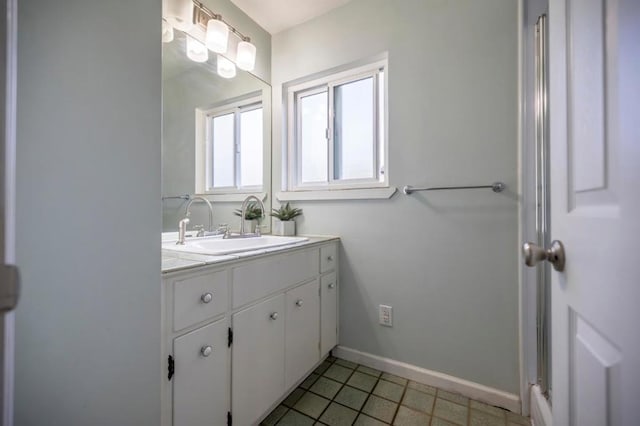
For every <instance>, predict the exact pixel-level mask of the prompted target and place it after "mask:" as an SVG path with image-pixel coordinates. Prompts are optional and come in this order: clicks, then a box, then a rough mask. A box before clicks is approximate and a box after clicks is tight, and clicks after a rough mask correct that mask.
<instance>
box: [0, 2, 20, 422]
mask: <svg viewBox="0 0 640 426" xmlns="http://www.w3.org/2000/svg"><path fill="white" fill-rule="evenodd" d="M1 7H2V13H3V16H5V17H6V20H2V23H1V24H0V26H1V29H0V34H2V42H1V43H2V54H1V55H0V56H2V58H1V59H0V63H1V64H2V65H1V66H0V73H1V74H2V80H3V81H4V90H3V92H4V93H3V98H4V99H3V103H4V111H5V114H4V117H2V119H0V122H1V124H0V131H1V132H2V133H3V135H4V138H3V139H4V143H3V147H2V149H3V150H4V151H3V156H1V157H3V163H4V164H3V165H4V175H3V176H2V177H1V178H0V182H2V189H0V191H1V193H2V197H3V201H4V211H3V212H2V213H3V222H4V223H3V239H4V241H2V242H1V243H2V252H3V253H1V254H2V257H3V258H4V259H3V263H5V264H15V261H16V257H15V234H16V232H15V229H16V226H15V225H16V197H15V195H16V98H17V96H16V92H17V61H18V40H17V38H18V31H17V30H18V0H3V1H2V3H1ZM14 320H15V313H14V312H10V313H7V314H4V315H0V335H1V336H0V339H1V340H0V344H1V346H0V360H1V363H2V367H1V371H0V374H1V377H0V378H1V382H2V386H1V389H0V392H1V398H0V404H1V405H0V413H1V416H2V420H1V421H2V425H3V426H12V425H13V409H14V361H15V354H14V342H15V334H14V332H15V327H14Z"/></svg>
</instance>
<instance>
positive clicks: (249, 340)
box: [213, 294, 285, 425]
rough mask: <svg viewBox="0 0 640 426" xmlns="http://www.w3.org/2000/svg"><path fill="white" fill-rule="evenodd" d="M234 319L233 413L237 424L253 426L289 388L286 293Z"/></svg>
mask: <svg viewBox="0 0 640 426" xmlns="http://www.w3.org/2000/svg"><path fill="white" fill-rule="evenodd" d="M232 318H233V345H232V348H231V353H232V355H231V356H232V397H231V401H232V411H231V412H232V413H233V423H234V424H237V425H251V424H254V423H256V422H257V420H258V418H259V417H260V416H261V415H263V414H264V413H265V412H266V411H267V410H268V409H269V408H270V407H271V405H273V404H274V403H275V402H276V401H277V399H278V398H280V397H281V396H282V394H283V393H284V391H285V387H284V328H285V325H284V322H285V295H284V294H281V295H279V296H276V297H272V298H271V299H267V300H265V301H264V302H261V303H259V304H257V305H255V306H252V307H250V308H247V309H245V310H243V311H240V312H238V313H236V314H234V315H233V317H232ZM213 424H217V423H213ZM221 424H222V423H221Z"/></svg>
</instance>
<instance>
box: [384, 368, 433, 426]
mask: <svg viewBox="0 0 640 426" xmlns="http://www.w3.org/2000/svg"><path fill="white" fill-rule="evenodd" d="M380 377H381V379H380V380H382V375H380ZM396 384H397V383H396ZM407 389H409V380H408V379H407V383H405V384H404V388H403V389H402V395H400V401H398V406H397V407H396V412H395V413H393V417H392V418H391V424H393V422H394V421H395V420H396V416H397V415H398V411H400V405H402V401H403V400H404V396H405V394H406V393H407ZM429 423H431V421H429Z"/></svg>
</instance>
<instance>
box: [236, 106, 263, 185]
mask: <svg viewBox="0 0 640 426" xmlns="http://www.w3.org/2000/svg"><path fill="white" fill-rule="evenodd" d="M240 186H262V108H257V109H253V110H251V111H243V112H241V113H240Z"/></svg>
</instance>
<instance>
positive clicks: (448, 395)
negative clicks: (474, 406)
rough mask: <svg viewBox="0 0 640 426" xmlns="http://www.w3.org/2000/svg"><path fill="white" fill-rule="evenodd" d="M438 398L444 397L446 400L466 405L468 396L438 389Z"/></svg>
mask: <svg viewBox="0 0 640 426" xmlns="http://www.w3.org/2000/svg"><path fill="white" fill-rule="evenodd" d="M437 396H438V398H442V399H446V400H447V401H451V402H455V403H456V404H460V405H467V404H468V403H469V398H467V397H466V396H462V395H460V394H459V393H453V392H447V391H444V390H442V389H438V395H437Z"/></svg>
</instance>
